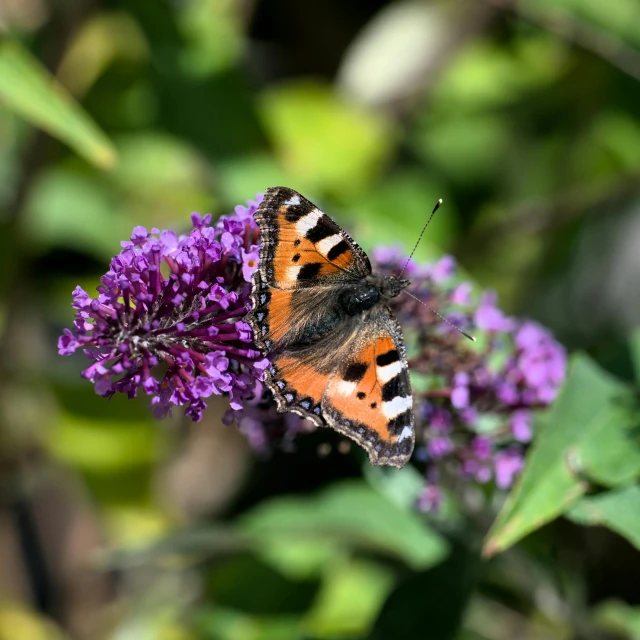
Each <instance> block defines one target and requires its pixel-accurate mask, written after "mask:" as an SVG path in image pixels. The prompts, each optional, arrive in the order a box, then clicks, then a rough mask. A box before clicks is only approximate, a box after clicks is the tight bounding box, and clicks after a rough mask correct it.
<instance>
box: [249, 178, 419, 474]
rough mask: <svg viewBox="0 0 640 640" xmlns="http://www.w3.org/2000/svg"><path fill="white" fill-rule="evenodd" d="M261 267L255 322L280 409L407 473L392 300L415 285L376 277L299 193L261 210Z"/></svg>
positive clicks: (405, 407)
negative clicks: (335, 432)
mask: <svg viewBox="0 0 640 640" xmlns="http://www.w3.org/2000/svg"><path fill="white" fill-rule="evenodd" d="M255 220H256V221H257V223H258V225H259V226H260V242H261V247H260V261H259V266H258V269H257V270H256V271H255V272H254V274H253V280H252V292H251V300H252V303H253V308H252V311H251V312H250V313H249V314H248V316H247V320H248V322H249V323H250V325H251V327H252V329H253V332H254V340H255V342H256V345H257V346H258V348H260V350H261V351H262V353H263V354H264V355H268V356H269V359H270V361H271V365H270V366H269V367H268V368H267V369H266V370H265V383H266V385H267V387H268V388H269V390H270V391H271V392H272V393H273V396H274V398H275V401H276V403H277V406H278V411H279V412H285V411H290V412H292V413H295V414H297V415H299V416H302V417H304V418H308V419H310V420H311V421H312V422H313V423H314V424H316V425H317V426H329V427H332V428H333V429H335V430H336V431H338V432H339V433H341V434H343V435H345V436H347V437H349V438H351V439H352V440H354V441H355V442H356V443H357V444H359V445H360V446H361V447H363V448H364V449H365V450H366V451H367V453H368V454H369V459H370V462H371V464H372V465H390V466H394V467H398V468H402V467H403V466H404V465H405V464H406V462H407V461H408V460H409V458H410V457H411V453H412V451H413V446H414V429H413V398H412V395H411V384H410V381H409V368H408V364H407V357H406V348H405V343H404V339H403V336H402V330H401V328H400V325H399V324H398V321H397V319H396V318H395V316H394V314H393V312H392V311H391V309H390V308H389V307H388V306H387V304H386V303H387V301H388V300H389V299H391V298H393V297H395V296H397V295H398V294H399V293H400V292H401V291H402V290H403V289H404V288H405V287H407V286H408V285H409V284H410V283H409V281H408V280H403V279H401V278H399V277H395V276H381V275H375V274H373V273H372V271H371V263H370V262H369V258H368V257H367V255H366V253H365V252H364V251H363V250H362V249H361V248H360V247H359V246H358V245H357V244H356V243H355V242H354V241H353V239H352V238H351V236H349V234H348V233H346V232H345V231H343V230H342V229H341V228H340V227H339V226H338V225H337V224H336V223H335V222H334V221H333V220H332V219H331V218H330V217H329V216H327V215H325V214H324V213H322V211H320V210H319V209H318V208H317V207H316V206H315V205H314V204H312V203H311V202H309V201H308V200H307V199H306V198H304V197H303V196H301V195H300V194H299V193H297V192H296V191H294V190H293V189H288V188H286V187H272V188H270V189H267V191H266V193H265V196H264V200H263V201H262V203H261V204H260V207H259V208H258V210H257V211H256V213H255Z"/></svg>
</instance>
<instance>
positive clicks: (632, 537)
mask: <svg viewBox="0 0 640 640" xmlns="http://www.w3.org/2000/svg"><path fill="white" fill-rule="evenodd" d="M567 515H568V516H569V517H570V518H571V519H572V520H574V521H576V522H578V523H580V524H584V525H604V526H605V527H609V529H612V530H613V531H615V532H616V533H619V534H620V535H621V536H624V537H625V538H626V539H627V540H629V542H631V544H633V545H635V546H636V547H637V548H638V549H640V487H639V486H632V487H627V488H625V489H619V490H617V491H607V492H606V493H601V494H599V495H597V496H589V497H586V498H582V500H580V502H578V504H576V505H575V506H574V507H573V508H572V509H571V511H569V513H568V514H567Z"/></svg>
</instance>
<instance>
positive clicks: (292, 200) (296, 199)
mask: <svg viewBox="0 0 640 640" xmlns="http://www.w3.org/2000/svg"><path fill="white" fill-rule="evenodd" d="M285 204H287V205H293V206H295V205H297V204H300V196H298V195H296V196H292V197H291V198H289V200H287V201H286V202H285Z"/></svg>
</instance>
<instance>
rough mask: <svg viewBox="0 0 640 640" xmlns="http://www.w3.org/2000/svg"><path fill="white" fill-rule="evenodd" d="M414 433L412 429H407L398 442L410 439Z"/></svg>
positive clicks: (403, 431)
mask: <svg viewBox="0 0 640 640" xmlns="http://www.w3.org/2000/svg"><path fill="white" fill-rule="evenodd" d="M412 433H413V429H411V427H405V428H404V429H403V430H402V433H401V434H400V435H399V436H398V442H402V441H403V440H406V439H407V438H410V437H411V434H412Z"/></svg>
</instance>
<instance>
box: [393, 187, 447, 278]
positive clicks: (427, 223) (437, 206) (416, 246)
mask: <svg viewBox="0 0 640 640" xmlns="http://www.w3.org/2000/svg"><path fill="white" fill-rule="evenodd" d="M441 204H442V198H440V200H438V202H436V206H435V207H433V211H432V212H431V215H430V216H429V219H428V220H427V222H426V223H425V225H424V227H422V231H421V232H420V235H419V236H418V240H417V242H416V244H415V245H414V247H413V250H412V251H411V255H410V256H409V257H408V258H407V261H406V262H405V263H404V267H402V271H401V272H400V273H399V274H398V275H397V276H396V277H398V278H399V277H400V276H401V275H402V274H403V273H404V272H405V270H406V268H407V267H408V266H409V262H411V258H413V254H414V253H415V252H416V249H417V248H418V245H419V244H420V240H422V236H423V235H424V232H425V231H426V230H427V227H428V226H429V223H430V222H431V218H433V216H434V214H435V212H436V211H437V210H438V209H439V208H440V205H441Z"/></svg>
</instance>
